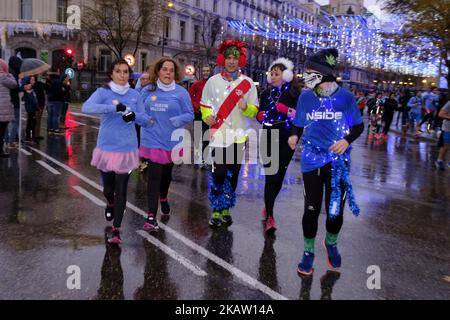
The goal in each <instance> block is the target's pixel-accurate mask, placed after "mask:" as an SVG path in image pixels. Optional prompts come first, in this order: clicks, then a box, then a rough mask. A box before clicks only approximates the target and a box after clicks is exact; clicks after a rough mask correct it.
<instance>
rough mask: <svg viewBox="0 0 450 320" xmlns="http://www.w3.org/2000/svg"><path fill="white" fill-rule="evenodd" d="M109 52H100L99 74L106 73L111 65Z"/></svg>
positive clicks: (103, 50)
mask: <svg viewBox="0 0 450 320" xmlns="http://www.w3.org/2000/svg"><path fill="white" fill-rule="evenodd" d="M111 60H112V58H111V50H107V49H102V50H100V61H99V66H98V70H99V71H100V72H107V71H108V67H109V66H110V65H111Z"/></svg>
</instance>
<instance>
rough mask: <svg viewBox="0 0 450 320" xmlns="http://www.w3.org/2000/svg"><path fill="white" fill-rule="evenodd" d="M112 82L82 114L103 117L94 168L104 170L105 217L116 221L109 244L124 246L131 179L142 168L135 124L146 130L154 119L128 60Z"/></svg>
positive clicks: (114, 69) (118, 65)
mask: <svg viewBox="0 0 450 320" xmlns="http://www.w3.org/2000/svg"><path fill="white" fill-rule="evenodd" d="M108 76H109V77H110V79H111V81H110V82H109V83H108V84H107V85H105V86H103V87H101V88H98V89H97V90H96V91H95V92H94V93H93V94H92V95H91V96H90V97H89V99H88V100H87V101H86V102H85V103H84V104H83V107H82V112H84V113H94V114H100V115H101V120H100V131H99V133H98V138H97V146H96V148H95V149H94V151H93V154H92V161H91V165H92V166H94V167H96V168H97V169H99V170H100V172H101V174H102V178H103V194H104V195H105V197H106V200H107V205H106V208H105V218H106V220H108V221H111V220H114V221H113V227H112V232H110V233H107V241H108V242H109V243H113V244H120V243H122V240H121V238H120V226H121V223H122V218H123V214H124V211H125V207H126V202H127V186H128V179H129V177H130V173H131V171H132V170H134V169H136V168H137V167H138V165H139V152H138V143H137V135H136V130H135V126H134V123H135V122H136V123H137V124H139V125H141V126H143V127H145V126H147V124H148V123H149V121H150V119H149V117H148V116H147V115H146V114H145V112H144V107H143V103H142V98H141V95H140V94H139V92H137V91H136V90H134V89H131V88H130V85H129V84H128V79H129V77H130V70H129V67H128V64H127V62H126V61H125V60H123V59H120V60H117V61H115V62H113V63H112V65H111V67H110V69H109V72H108Z"/></svg>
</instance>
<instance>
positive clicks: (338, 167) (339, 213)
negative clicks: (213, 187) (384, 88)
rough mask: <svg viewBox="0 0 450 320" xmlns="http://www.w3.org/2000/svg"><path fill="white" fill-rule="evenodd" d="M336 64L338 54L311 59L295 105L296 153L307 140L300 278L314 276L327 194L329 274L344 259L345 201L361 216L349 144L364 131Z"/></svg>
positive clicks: (303, 159) (328, 52)
mask: <svg viewBox="0 0 450 320" xmlns="http://www.w3.org/2000/svg"><path fill="white" fill-rule="evenodd" d="M337 58H338V51H337V50H336V49H334V48H332V49H325V50H321V51H319V52H317V53H316V54H314V55H313V56H311V57H309V58H308V59H307V61H306V64H305V71H306V72H305V74H304V80H305V85H306V87H308V88H310V89H311V90H304V91H303V92H302V94H301V95H300V98H299V101H298V103H297V113H296V116H295V118H294V121H293V125H294V127H293V130H292V135H291V136H290V137H289V140H288V143H289V145H290V147H291V148H292V149H295V146H296V144H297V142H298V140H299V138H300V137H301V136H302V134H303V139H302V157H301V166H302V173H303V181H304V195H305V210H304V215H303V221H302V224H303V235H304V245H305V249H304V253H303V258H302V260H301V261H300V263H299V265H298V269H297V272H298V273H299V275H311V274H312V273H313V268H312V267H313V262H314V243H315V237H316V234H317V222H318V218H319V214H320V211H321V207H322V198H323V193H324V188H325V206H326V207H325V209H326V212H327V220H326V229H327V233H326V238H325V242H324V245H325V247H326V249H327V258H328V259H327V260H328V264H329V266H330V268H331V269H332V270H334V271H339V268H340V266H341V256H340V254H339V251H338V249H337V238H338V234H339V231H340V229H341V227H342V223H343V211H344V210H343V209H344V203H345V199H346V198H348V199H349V204H350V208H351V210H352V212H353V213H354V214H355V215H358V214H359V209H358V207H357V205H356V203H355V199H354V196H353V192H352V187H351V184H350V180H349V169H350V168H349V166H350V150H351V147H350V144H351V143H352V142H353V141H354V140H355V139H356V138H358V137H359V135H360V134H361V133H362V132H363V130H364V124H363V122H362V119H361V114H360V112H359V110H358V107H357V105H356V100H355V97H354V96H353V94H352V93H350V92H349V91H348V90H347V89H344V88H340V87H339V86H338V84H337V83H336V79H335V77H334V75H333V71H334V68H335V66H336V62H337Z"/></svg>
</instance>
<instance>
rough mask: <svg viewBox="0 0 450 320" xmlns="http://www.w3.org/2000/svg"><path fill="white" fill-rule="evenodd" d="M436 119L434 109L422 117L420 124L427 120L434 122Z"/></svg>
mask: <svg viewBox="0 0 450 320" xmlns="http://www.w3.org/2000/svg"><path fill="white" fill-rule="evenodd" d="M433 120H434V111H431V112H430V113H426V114H425V115H424V116H423V117H422V121H420V123H419V125H420V126H421V125H423V124H424V123H425V122H428V124H430V125H431V124H432V123H433Z"/></svg>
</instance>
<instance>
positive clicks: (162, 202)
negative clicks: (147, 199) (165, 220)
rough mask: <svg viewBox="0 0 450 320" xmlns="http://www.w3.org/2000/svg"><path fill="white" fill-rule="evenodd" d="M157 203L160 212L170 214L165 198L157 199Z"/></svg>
mask: <svg viewBox="0 0 450 320" xmlns="http://www.w3.org/2000/svg"><path fill="white" fill-rule="evenodd" d="M159 204H160V205H161V212H162V213H163V214H170V205H169V202H168V201H167V198H165V199H159Z"/></svg>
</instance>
